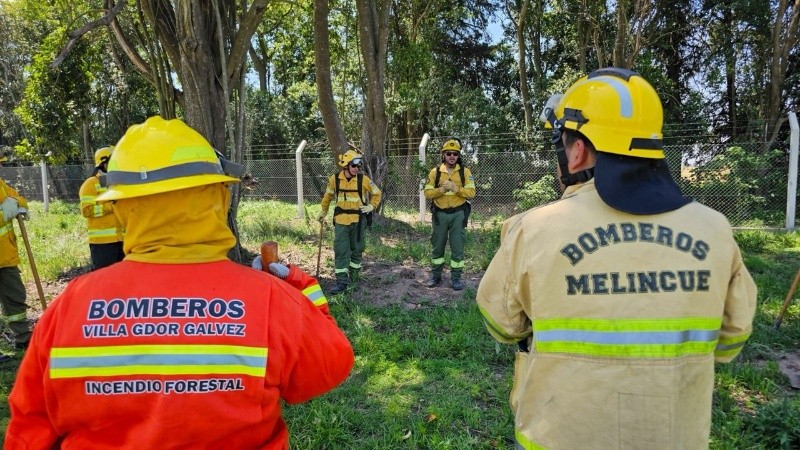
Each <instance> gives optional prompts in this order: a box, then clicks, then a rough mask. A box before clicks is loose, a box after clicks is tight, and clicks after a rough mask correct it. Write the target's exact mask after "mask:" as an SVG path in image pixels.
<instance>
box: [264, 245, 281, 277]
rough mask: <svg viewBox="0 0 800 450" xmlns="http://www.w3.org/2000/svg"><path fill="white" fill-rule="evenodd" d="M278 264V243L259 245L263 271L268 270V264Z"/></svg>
mask: <svg viewBox="0 0 800 450" xmlns="http://www.w3.org/2000/svg"><path fill="white" fill-rule="evenodd" d="M274 262H278V243H277V242H275V241H264V242H262V243H261V263H262V265H263V270H264V271H265V272H266V271H267V270H269V265H270V263H274Z"/></svg>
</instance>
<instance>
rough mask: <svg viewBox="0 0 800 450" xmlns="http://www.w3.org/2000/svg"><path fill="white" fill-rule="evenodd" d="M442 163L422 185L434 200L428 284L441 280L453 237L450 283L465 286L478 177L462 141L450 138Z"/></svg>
mask: <svg viewBox="0 0 800 450" xmlns="http://www.w3.org/2000/svg"><path fill="white" fill-rule="evenodd" d="M441 153H442V163H441V164H440V165H438V166H436V167H434V168H433V169H431V171H430V172H429V173H428V181H427V182H426V183H425V186H424V188H423V191H424V194H425V198H426V199H428V200H431V201H432V203H431V218H432V221H433V232H432V234H431V245H432V247H433V251H432V252H431V274H430V278H429V279H428V281H427V282H426V286H428V287H434V286H436V285H438V284H439V283H441V282H442V271H443V269H444V264H445V260H444V249H445V246H446V245H447V241H448V240H449V241H450V286H451V287H452V288H453V289H454V290H456V291H460V290H462V289H464V282H463V281H462V280H461V276H462V274H463V272H464V241H465V240H466V237H467V236H466V231H465V228H466V226H467V220H468V217H469V208H470V203H469V200H471V199H473V198H475V180H474V179H473V178H472V173H471V172H470V170H469V169H468V168H466V167H464V163H463V161H462V160H461V141H459V140H458V139H449V140H447V141H446V142H445V143H444V144H443V145H442V149H441Z"/></svg>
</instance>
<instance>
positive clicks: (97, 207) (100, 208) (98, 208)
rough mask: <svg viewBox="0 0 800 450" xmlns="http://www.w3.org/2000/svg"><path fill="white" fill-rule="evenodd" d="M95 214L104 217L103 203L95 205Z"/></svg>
mask: <svg viewBox="0 0 800 450" xmlns="http://www.w3.org/2000/svg"><path fill="white" fill-rule="evenodd" d="M94 216H95V217H103V205H94Z"/></svg>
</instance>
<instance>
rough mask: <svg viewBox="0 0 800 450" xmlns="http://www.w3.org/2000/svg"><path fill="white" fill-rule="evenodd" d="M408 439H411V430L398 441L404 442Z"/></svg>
mask: <svg viewBox="0 0 800 450" xmlns="http://www.w3.org/2000/svg"><path fill="white" fill-rule="evenodd" d="M410 437H411V430H408V433H406V434H404V435H403V437H401V438H400V440H403V441H405V440H406V439H408V438H410Z"/></svg>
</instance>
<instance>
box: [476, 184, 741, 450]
mask: <svg viewBox="0 0 800 450" xmlns="http://www.w3.org/2000/svg"><path fill="white" fill-rule="evenodd" d="M477 301H478V305H479V307H480V310H481V313H482V314H483V316H484V319H485V322H486V325H487V328H488V329H489V331H490V333H491V334H492V336H494V337H495V338H496V339H497V340H498V341H500V342H504V343H516V342H518V341H520V340H525V341H526V343H527V345H529V347H530V353H525V352H518V353H517V358H516V363H515V368H514V387H513V390H512V392H511V398H510V400H511V408H512V410H513V411H514V415H515V437H516V441H517V444H518V448H526V449H529V448H548V449H570V450H571V449H585V448H597V449H628V448H641V449H677V448H682V449H697V448H706V447H708V436H709V432H710V427H711V396H712V390H713V387H714V361H715V360H716V361H719V362H727V361H730V360H731V359H733V358H734V357H735V356H736V355H737V354H738V353H739V351H740V349H741V347H742V346H743V345H744V342H745V341H746V340H747V338H748V337H749V335H750V332H751V329H752V328H751V326H752V320H753V314H754V312H755V308H756V286H755V284H754V283H753V280H752V278H751V277H750V274H749V273H748V272H747V269H746V268H745V266H744V265H743V263H742V258H741V254H740V252H739V248H738V247H737V245H736V242H735V241H734V240H733V237H732V233H731V229H730V225H729V224H728V222H727V220H726V219H725V217H724V216H722V215H721V214H719V213H717V212H716V211H714V210H712V209H710V208H708V207H706V206H703V205H701V204H699V203H696V202H693V203H690V204H688V205H686V206H684V207H682V208H680V209H677V210H675V211H670V212H667V213H664V214H658V215H648V216H636V215H631V214H626V213H623V212H620V211H617V210H615V209H612V208H610V207H609V206H607V205H606V204H604V203H603V202H602V200H601V199H600V197H599V196H598V194H597V191H596V190H595V186H594V181H593V180H591V181H589V182H587V183H585V184H582V185H578V186H572V187H570V188H568V190H567V191H566V193H565V195H564V197H563V198H562V200H560V201H557V202H554V203H551V204H548V205H546V206H543V207H540V208H537V209H533V210H530V211H527V212H525V213H522V214H519V215H517V216H514V217H512V218H510V219H508V220H507V221H505V222H504V224H503V229H502V235H501V244H500V248H499V249H498V251H497V254H496V255H495V256H494V259H493V260H492V262H491V264H490V265H489V268H488V269H487V271H486V274H485V275H484V277H483V279H482V280H481V283H480V286H479V288H478V296H477Z"/></svg>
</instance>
